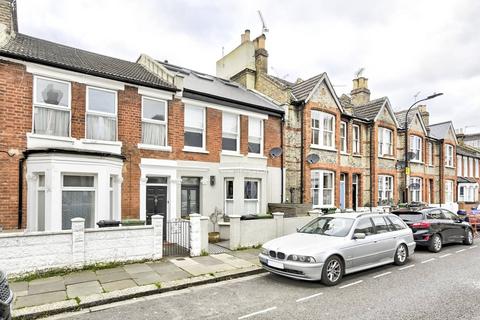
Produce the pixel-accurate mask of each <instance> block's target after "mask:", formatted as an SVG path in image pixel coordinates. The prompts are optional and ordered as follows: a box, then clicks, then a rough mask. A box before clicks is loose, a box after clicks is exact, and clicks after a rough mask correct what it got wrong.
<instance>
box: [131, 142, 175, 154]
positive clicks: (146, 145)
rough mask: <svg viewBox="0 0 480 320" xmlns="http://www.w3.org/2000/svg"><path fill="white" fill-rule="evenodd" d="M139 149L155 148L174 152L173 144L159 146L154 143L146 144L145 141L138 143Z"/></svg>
mask: <svg viewBox="0 0 480 320" xmlns="http://www.w3.org/2000/svg"><path fill="white" fill-rule="evenodd" d="M137 147H138V149H143V150H155V151H165V152H172V147H171V146H157V145H154V144H144V143H139V144H138V145H137Z"/></svg>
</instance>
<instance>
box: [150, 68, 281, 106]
mask: <svg viewBox="0 0 480 320" xmlns="http://www.w3.org/2000/svg"><path fill="white" fill-rule="evenodd" d="M157 62H158V63H160V64H162V65H163V66H164V67H165V68H167V69H168V70H169V71H171V72H173V73H180V74H181V75H182V76H183V77H184V80H183V87H184V91H185V92H186V91H193V92H195V93H198V94H200V95H208V96H210V97H212V98H217V99H219V100H225V99H226V100H228V101H232V102H234V103H235V102H236V103H238V104H242V105H250V106H252V105H253V106H256V107H259V108H258V109H259V111H260V110H261V109H267V110H269V111H273V112H275V113H284V110H283V108H282V107H281V106H279V105H277V104H275V103H273V102H272V101H270V100H268V99H267V98H265V97H263V96H261V95H259V94H257V93H255V92H253V91H252V90H248V89H246V88H245V87H243V86H241V85H239V84H238V83H236V82H233V81H230V80H226V79H222V78H219V77H215V76H212V75H208V74H205V73H202V72H198V71H194V70H191V69H187V68H184V67H180V66H176V65H173V64H170V63H166V62H162V61H157ZM184 96H185V94H184ZM219 103H221V102H219Z"/></svg>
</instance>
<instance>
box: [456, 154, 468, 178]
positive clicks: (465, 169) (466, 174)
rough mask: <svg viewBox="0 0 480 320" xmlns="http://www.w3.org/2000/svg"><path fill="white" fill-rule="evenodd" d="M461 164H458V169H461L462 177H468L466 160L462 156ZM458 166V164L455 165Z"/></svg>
mask: <svg viewBox="0 0 480 320" xmlns="http://www.w3.org/2000/svg"><path fill="white" fill-rule="evenodd" d="M462 159H463V161H462V163H463V164H462V163H460V167H462V168H463V175H462V177H468V159H467V157H465V156H462ZM457 165H458V164H457Z"/></svg>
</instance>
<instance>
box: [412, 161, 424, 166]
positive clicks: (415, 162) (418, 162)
mask: <svg viewBox="0 0 480 320" xmlns="http://www.w3.org/2000/svg"><path fill="white" fill-rule="evenodd" d="M410 163H414V164H422V165H423V164H425V163H424V162H423V161H418V160H410Z"/></svg>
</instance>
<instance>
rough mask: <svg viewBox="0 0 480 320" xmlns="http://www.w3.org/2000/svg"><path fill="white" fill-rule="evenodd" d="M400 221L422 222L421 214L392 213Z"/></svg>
mask: <svg viewBox="0 0 480 320" xmlns="http://www.w3.org/2000/svg"><path fill="white" fill-rule="evenodd" d="M394 214H395V215H397V216H398V217H399V218H400V219H402V220H403V221H405V222H417V221H421V220H423V214H422V213H421V212H394Z"/></svg>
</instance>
